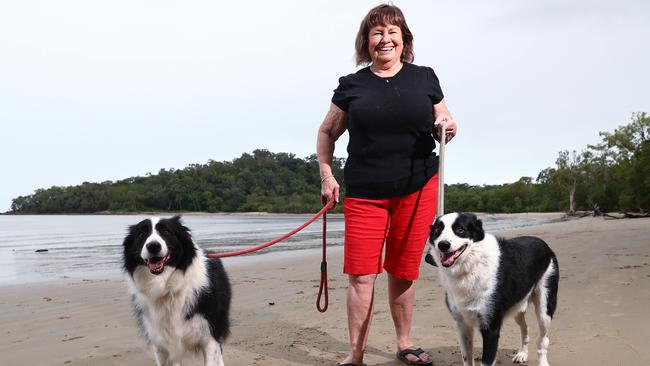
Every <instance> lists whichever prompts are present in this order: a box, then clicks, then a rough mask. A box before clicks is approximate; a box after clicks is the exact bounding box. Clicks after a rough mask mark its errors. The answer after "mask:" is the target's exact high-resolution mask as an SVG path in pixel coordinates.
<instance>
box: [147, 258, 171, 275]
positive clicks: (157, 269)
mask: <svg viewBox="0 0 650 366" xmlns="http://www.w3.org/2000/svg"><path fill="white" fill-rule="evenodd" d="M167 261H169V254H168V255H166V256H165V257H164V258H163V257H152V258H149V259H145V260H144V263H145V264H146V265H147V267H149V272H151V274H155V275H159V274H161V273H162V272H163V271H164V270H165V264H167Z"/></svg>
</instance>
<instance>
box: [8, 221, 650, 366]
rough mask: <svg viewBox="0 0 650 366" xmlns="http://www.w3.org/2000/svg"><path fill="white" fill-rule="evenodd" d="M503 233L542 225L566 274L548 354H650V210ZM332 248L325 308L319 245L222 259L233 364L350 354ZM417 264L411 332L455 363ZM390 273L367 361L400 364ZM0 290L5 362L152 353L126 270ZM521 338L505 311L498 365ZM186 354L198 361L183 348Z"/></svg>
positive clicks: (614, 358)
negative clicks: (229, 297)
mask: <svg viewBox="0 0 650 366" xmlns="http://www.w3.org/2000/svg"><path fill="white" fill-rule="evenodd" d="M188 219H189V218H188ZM189 222H190V221H188V223H189ZM499 234H500V235H503V236H513V235H520V234H521V235H523V234H525V235H537V236H540V237H542V238H543V239H544V240H546V241H547V242H548V243H549V244H550V245H551V247H552V248H553V249H554V250H555V252H556V253H557V255H558V258H559V263H560V275H561V280H560V294H559V304H558V311H557V313H556V316H555V319H554V322H553V326H552V329H551V333H550V340H551V345H550V350H549V360H550V363H551V364H552V365H608V366H610V365H647V364H650V349H649V348H648V347H647V340H648V339H650V317H648V313H647V309H648V307H649V306H650V239H648V238H650V219H633V220H630V219H627V220H607V219H603V218H592V217H587V218H582V219H571V220H568V221H561V222H552V223H548V224H542V225H536V226H526V227H520V228H517V229H511V230H507V231H501V232H499ZM196 236H197V237H198V238H200V235H198V234H196ZM328 255H329V310H327V312H326V313H324V314H321V313H318V312H317V311H316V309H315V302H316V294H317V291H318V284H319V262H320V252H319V250H318V249H308V250H303V251H292V252H282V251H278V252H273V253H269V254H264V255H260V256H257V258H255V262H254V263H255V265H254V267H251V266H250V263H246V261H239V260H240V259H239V258H226V259H225V260H224V264H225V266H226V268H227V270H228V272H229V275H230V278H231V281H232V283H233V290H234V298H233V309H232V314H231V315H232V322H233V328H232V335H231V337H230V338H229V339H228V341H227V343H226V345H225V348H224V358H225V362H226V364H227V365H228V366H250V365H266V366H285V365H292V366H295V365H319V366H320V365H322V366H331V365H333V364H335V363H336V362H337V361H339V360H341V359H342V358H343V356H344V354H345V352H346V349H347V326H346V321H345V289H346V286H347V280H346V277H345V276H344V275H343V274H342V273H341V270H342V247H341V246H335V247H332V248H331V250H330V251H329V252H328ZM249 260H250V259H249ZM238 261H239V262H238ZM421 270H422V271H421V278H420V279H419V280H418V281H417V283H416V286H417V295H416V308H415V319H414V326H413V337H414V341H415V342H416V343H417V344H418V345H419V346H421V347H423V348H424V349H425V350H427V351H429V352H430V353H431V354H432V356H433V358H434V364H435V365H459V364H460V361H461V359H460V355H459V351H458V343H457V340H456V334H455V331H454V326H453V321H452V319H451V317H450V316H449V314H448V313H447V310H446V309H445V305H444V293H443V290H442V288H441V287H440V284H439V280H438V277H437V273H436V272H435V269H434V268H432V267H430V266H429V265H427V264H426V263H423V264H422V268H421ZM117 273H118V272H114V273H113V274H117ZM385 280H386V276H385V275H382V276H380V279H379V281H378V284H377V299H378V301H377V304H376V307H375V320H374V324H373V328H372V331H371V334H370V340H369V345H368V350H367V354H368V355H367V358H366V360H365V362H366V363H367V364H368V365H381V366H398V365H400V363H398V362H397V361H396V360H395V358H394V354H395V346H394V343H393V342H394V335H393V328H392V321H391V319H390V315H389V310H388V306H387V304H386V301H385V298H386V289H385V287H386V282H385ZM0 293H2V296H1V297H0V324H2V325H3V330H2V337H0V352H1V353H2V355H3V356H2V357H3V361H2V363H3V364H6V365H72V366H75V365H93V366H108V365H130V366H145V365H147V366H148V365H152V364H153V363H154V362H153V358H152V357H151V353H150V352H149V350H148V349H147V346H146V344H145V342H144V340H143V339H142V337H140V336H139V334H138V330H137V327H136V323H135V320H134V318H133V315H132V310H131V304H130V302H129V298H128V294H127V289H126V286H125V283H124V281H123V279H122V278H121V276H118V277H116V276H113V275H111V276H108V277H107V278H101V277H100V278H85V277H76V276H74V277H70V278H58V277H52V279H51V280H49V281H44V282H43V281H41V282H38V283H23V284H14V285H3V286H0ZM529 316H530V317H529V319H528V320H529V326H530V332H531V334H530V335H531V346H530V350H529V354H530V356H529V361H528V363H526V364H528V365H535V364H536V360H537V355H536V352H535V338H536V336H537V329H536V326H535V321H534V320H533V314H529ZM518 342H519V334H518V328H517V326H516V325H515V323H514V321H512V320H510V321H508V322H507V323H506V324H505V326H504V330H503V332H502V337H501V341H500V351H499V354H498V359H497V363H498V364H503V365H509V364H511V360H510V354H512V353H513V352H514V350H515V349H516V347H517V346H518ZM480 344H481V343H480V338H478V335H477V338H476V339H475V354H478V355H480V349H481V347H480ZM184 364H186V365H198V364H199V363H198V361H197V360H193V359H188V360H187V362H186V363H184Z"/></svg>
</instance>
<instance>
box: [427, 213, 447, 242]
mask: <svg viewBox="0 0 650 366" xmlns="http://www.w3.org/2000/svg"><path fill="white" fill-rule="evenodd" d="M444 228H445V224H444V223H443V222H442V221H440V218H437V219H436V221H434V222H433V225H431V227H430V228H429V242H430V243H433V241H434V240H436V238H437V237H438V236H440V233H441V232H442V229H444Z"/></svg>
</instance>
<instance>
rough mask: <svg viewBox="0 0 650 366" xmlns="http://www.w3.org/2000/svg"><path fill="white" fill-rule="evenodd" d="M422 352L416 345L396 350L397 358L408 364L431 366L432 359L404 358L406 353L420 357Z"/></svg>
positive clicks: (412, 365) (411, 365) (410, 365)
mask: <svg viewBox="0 0 650 366" xmlns="http://www.w3.org/2000/svg"><path fill="white" fill-rule="evenodd" d="M423 353H425V352H424V350H422V348H420V347H418V348H406V349H403V350H401V351H399V352H397V359H398V360H400V361H402V362H404V363H405V364H407V365H409V366H433V361H428V362H427V361H422V360H419V361H411V360H409V359H408V358H406V356H407V355H413V356H415V357H417V358H420V355H421V354H423ZM341 366H343V365H341Z"/></svg>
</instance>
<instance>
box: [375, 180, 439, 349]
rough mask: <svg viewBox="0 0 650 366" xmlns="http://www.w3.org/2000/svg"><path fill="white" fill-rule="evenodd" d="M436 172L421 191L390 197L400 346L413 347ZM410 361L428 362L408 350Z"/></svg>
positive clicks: (391, 285) (393, 305) (392, 288)
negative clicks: (415, 307)
mask: <svg viewBox="0 0 650 366" xmlns="http://www.w3.org/2000/svg"><path fill="white" fill-rule="evenodd" d="M437 178H438V177H437V175H436V176H434V177H433V178H431V179H430V180H429V182H427V184H426V185H425V186H424V187H423V188H422V189H421V190H420V191H418V192H414V193H412V194H409V195H407V196H404V197H399V198H395V199H392V200H391V207H392V210H391V224H390V230H389V234H388V238H387V243H386V260H385V262H384V268H385V269H386V272H388V302H389V304H390V309H391V315H392V317H393V323H394V325H395V334H396V338H397V339H396V341H397V350H398V351H402V350H404V349H407V348H416V347H413V343H412V342H411V321H412V319H413V305H414V303H415V285H414V284H413V281H414V280H415V279H417V278H418V276H419V269H420V264H421V262H422V251H423V250H424V247H425V245H426V242H427V238H428V236H429V227H430V226H431V223H432V222H433V220H434V218H435V214H436V203H437V197H436V189H437V183H438V179H437ZM406 358H407V359H408V360H410V361H418V358H419V359H420V361H424V362H429V361H430V360H431V357H430V356H429V355H427V354H426V353H422V354H420V355H419V357H418V356H415V355H412V354H407V355H406Z"/></svg>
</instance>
